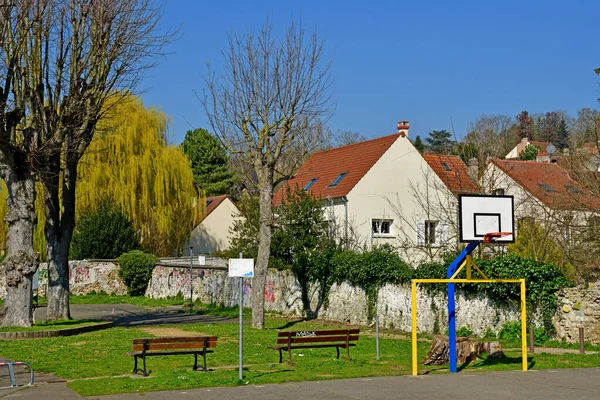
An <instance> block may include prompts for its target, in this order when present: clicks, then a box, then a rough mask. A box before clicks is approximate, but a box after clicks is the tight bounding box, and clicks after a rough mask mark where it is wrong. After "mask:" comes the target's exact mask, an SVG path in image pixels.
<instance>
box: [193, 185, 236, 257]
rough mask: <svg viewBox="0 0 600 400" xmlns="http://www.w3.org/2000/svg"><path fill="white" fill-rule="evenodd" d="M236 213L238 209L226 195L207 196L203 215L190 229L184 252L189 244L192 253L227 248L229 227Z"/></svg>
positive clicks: (209, 252)
mask: <svg viewBox="0 0 600 400" xmlns="http://www.w3.org/2000/svg"><path fill="white" fill-rule="evenodd" d="M238 214H239V209H238V208H237V207H236V205H235V204H233V202H232V201H231V200H230V199H229V198H228V197H227V195H222V196H214V197H207V198H206V210H205V211H204V217H203V218H202V221H201V222H200V224H198V226H197V227H196V228H194V230H193V231H192V234H191V236H190V240H189V242H188V244H187V246H186V247H185V248H184V252H185V251H186V250H187V249H188V248H189V247H190V246H191V247H193V252H194V254H212V253H214V252H215V251H222V250H226V249H227V248H229V245H230V234H229V229H230V228H231V227H232V226H233V223H234V221H235V219H236V218H237V215H238Z"/></svg>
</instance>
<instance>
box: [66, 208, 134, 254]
mask: <svg viewBox="0 0 600 400" xmlns="http://www.w3.org/2000/svg"><path fill="white" fill-rule="evenodd" d="M139 248H140V243H139V237H138V234H137V232H136V231H135V229H134V227H133V222H132V221H131V220H130V219H129V218H127V216H126V215H125V214H123V212H122V211H121V210H120V209H118V208H117V207H116V206H114V205H112V204H111V203H109V202H107V201H106V202H104V203H103V204H102V205H101V206H100V208H98V209H97V210H95V211H92V212H90V213H87V214H83V215H82V216H81V217H80V218H79V220H78V221H77V226H76V228H75V231H74V232H73V239H72V241H71V250H70V251H71V253H70V256H71V259H75V260H83V259H91V258H101V259H115V258H117V257H118V256H119V255H121V254H123V253H126V252H128V251H131V250H136V249H139Z"/></svg>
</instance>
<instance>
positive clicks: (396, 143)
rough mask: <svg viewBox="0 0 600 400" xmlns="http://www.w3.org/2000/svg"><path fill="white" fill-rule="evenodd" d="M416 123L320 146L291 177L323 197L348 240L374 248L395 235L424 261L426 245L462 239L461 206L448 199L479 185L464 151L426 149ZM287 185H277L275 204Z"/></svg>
mask: <svg viewBox="0 0 600 400" xmlns="http://www.w3.org/2000/svg"><path fill="white" fill-rule="evenodd" d="M408 130H409V123H408V121H401V122H400V123H399V124H398V133H396V134H393V135H389V136H384V137H380V138H377V139H373V140H367V141H364V142H361V143H356V144H351V145H347V146H342V147H338V148H335V149H330V150H325V151H321V152H318V153H315V154H313V155H312V156H311V157H310V158H309V159H308V160H307V161H306V162H305V163H304V164H303V165H302V167H301V168H300V169H299V170H298V172H297V174H296V176H294V177H293V178H292V179H291V180H290V181H288V183H287V185H288V186H290V187H292V188H295V187H297V188H300V189H302V190H304V191H306V192H309V193H310V194H311V195H313V196H314V197H315V198H319V199H321V201H322V204H323V209H324V211H325V215H326V217H327V219H328V222H329V224H330V227H332V229H333V230H335V232H336V234H337V236H338V237H339V238H340V239H341V240H344V239H345V240H351V241H352V242H353V243H357V244H359V245H360V246H362V247H367V248H369V247H372V246H374V245H378V244H384V243H389V244H391V245H394V246H399V247H400V248H402V249H403V256H405V257H406V258H407V260H408V261H413V260H414V261H415V262H419V261H422V260H423V259H424V256H423V253H428V254H429V256H433V253H437V252H438V250H440V249H441V248H443V247H444V246H446V245H448V244H451V243H456V241H455V240H453V239H454V238H455V233H454V232H453V231H452V230H451V229H450V228H451V227H452V226H453V225H454V221H455V220H456V218H455V215H454V214H453V213H455V210H456V207H454V206H451V205H448V204H446V203H448V202H450V203H451V202H455V201H456V197H455V195H456V194H457V193H461V192H476V191H477V187H476V185H475V183H474V182H473V181H472V180H471V179H470V177H469V175H468V173H467V168H466V166H465V164H464V163H463V162H462V161H461V160H460V158H458V157H454V156H440V155H433V154H426V155H422V154H421V153H420V152H419V151H418V150H416V149H415V147H414V146H413V144H412V143H411V142H410V140H409V139H408ZM284 193H285V188H282V189H280V190H279V191H278V192H276V194H275V196H274V199H273V200H274V205H275V206H277V205H279V204H281V202H282V198H283V195H284ZM441 203H443V204H441ZM440 208H441V209H442V210H440ZM425 248H426V249H427V251H423V250H424V249H425ZM432 249H433V252H432V251H431V250H432Z"/></svg>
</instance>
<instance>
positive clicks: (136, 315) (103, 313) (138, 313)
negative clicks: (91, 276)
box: [35, 304, 237, 326]
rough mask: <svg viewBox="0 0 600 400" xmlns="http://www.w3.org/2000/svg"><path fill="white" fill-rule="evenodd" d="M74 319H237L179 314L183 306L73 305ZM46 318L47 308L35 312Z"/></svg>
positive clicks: (132, 322) (130, 322)
mask: <svg viewBox="0 0 600 400" xmlns="http://www.w3.org/2000/svg"><path fill="white" fill-rule="evenodd" d="M70 308H71V317H73V318H74V319H100V320H106V321H114V322H115V325H118V326H142V325H166V324H195V323H211V324H214V323H219V322H235V321H237V319H229V318H223V317H213V316H209V315H201V314H190V313H181V312H178V311H179V310H181V306H172V307H154V308H152V307H148V308H144V307H140V306H135V305H132V304H72V305H71V307H70ZM45 317H46V307H39V308H36V310H35V319H36V321H42V320H44V319H45Z"/></svg>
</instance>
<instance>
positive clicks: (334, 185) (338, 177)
mask: <svg viewBox="0 0 600 400" xmlns="http://www.w3.org/2000/svg"><path fill="white" fill-rule="evenodd" d="M346 175H348V173H347V172H342V173H341V174H339V175H338V176H337V178H335V179H334V180H333V182H331V185H329V186H327V187H330V188H331V187H336V186H337V185H338V184H339V183H340V181H341V180H342V179H344V177H345V176H346Z"/></svg>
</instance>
